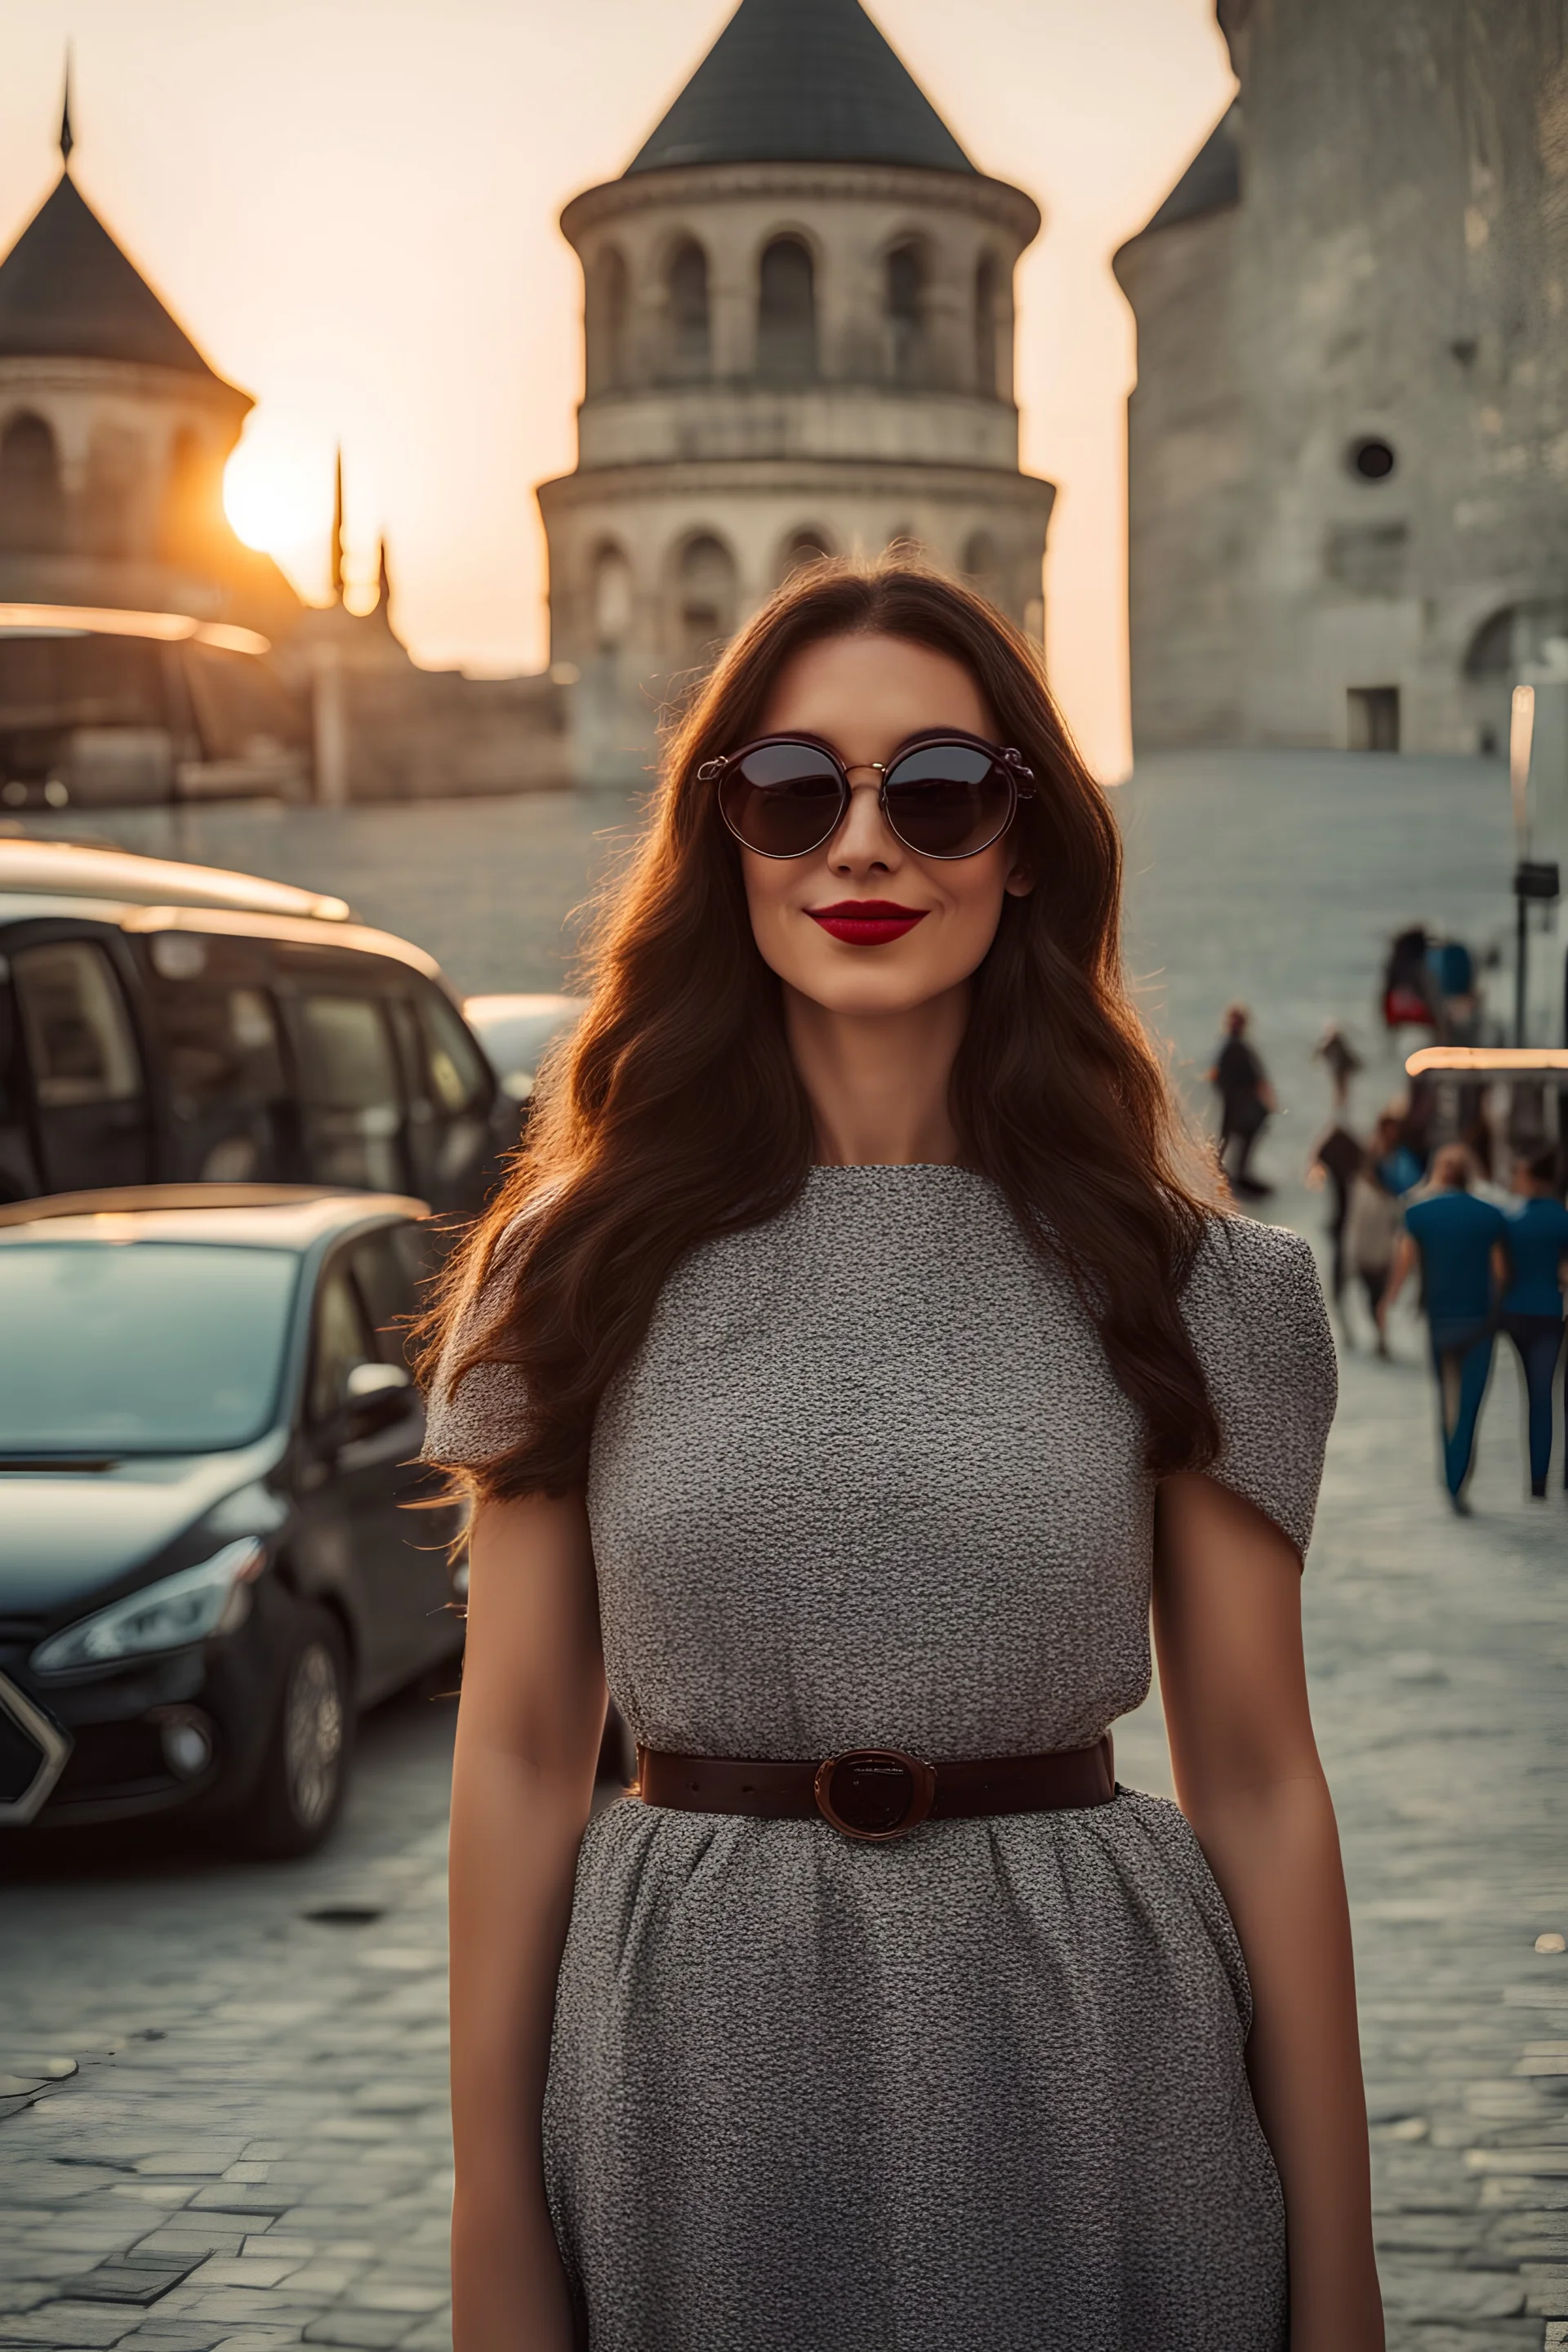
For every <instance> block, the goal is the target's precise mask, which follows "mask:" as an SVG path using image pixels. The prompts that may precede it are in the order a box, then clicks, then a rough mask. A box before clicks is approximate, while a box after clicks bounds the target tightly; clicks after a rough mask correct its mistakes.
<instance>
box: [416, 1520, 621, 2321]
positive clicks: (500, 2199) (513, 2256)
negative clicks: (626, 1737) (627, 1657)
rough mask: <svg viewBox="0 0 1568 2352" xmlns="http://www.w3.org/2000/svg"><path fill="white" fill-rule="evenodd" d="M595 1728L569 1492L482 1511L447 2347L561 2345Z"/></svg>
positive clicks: (592, 1648)
mask: <svg viewBox="0 0 1568 2352" xmlns="http://www.w3.org/2000/svg"><path fill="white" fill-rule="evenodd" d="M604 1722H605V1674H604V1664H603V1661H602V1659H601V1656H600V1650H599V1616H598V1597H597V1592H596V1589H595V1581H594V1560H593V1551H592V1547H591V1545H590V1541H589V1536H588V1520H587V1513H586V1511H585V1510H584V1505H583V1499H582V1496H580V1495H574V1496H565V1497H563V1498H562V1499H561V1500H558V1501H557V1500H552V1499H550V1498H548V1497H546V1496H531V1497H530V1498H529V1499H528V1500H527V1501H525V1502H521V1503H487V1504H483V1505H481V1506H480V1507H479V1510H478V1512H477V1513H476V1515H475V1518H474V1524H473V1528H472V1532H471V1538H470V1543H469V1569H468V1651H467V1655H466V1657H465V1660H464V1664H463V1696H462V1703H461V1705H460V1706H459V1707H458V1747H457V1756H456V1759H455V1762H454V1765H453V1772H452V1833H451V1948H452V2137H453V2143H454V2148H455V2152H456V2157H457V2193H456V2196H455V2199H454V2201H453V2207H452V2303H453V2343H454V2347H455V2352H571V2347H572V2341H573V2336H572V2319H571V2312H570V2307H569V2305H568V2301H567V2294H566V2282H565V2278H564V2275H563V2272H562V2268H561V2261H560V2257H559V2255H558V2253H557V2252H556V2247H555V2239H554V2235H553V2233H552V2230H551V2226H550V2216H549V2213H548V2210H546V2206H545V2201H544V2178H543V2168H542V2150H541V2146H540V2116H541V2110H542V2105H543V2099H544V2077H545V2071H546V2067H547V2065H548V2063H549V2056H550V2027H551V2019H552V2013H553V2010H554V2004H555V1977H556V1970H557V1969H558V1968H559V1966H560V1961H561V1948H562V1945H563V1942H564V1940H565V1936H566V1924H567V1920H568V1917H569V1916H570V1914H571V1908H572V1884H573V1875H574V1871H575V1868H576V1863H577V1848H578V1845H579V1843H581V1840H582V1836H583V1831H584V1827H585V1825H586V1823H587V1820H588V1814H589V1811H590V1809H591V1807H592V1804H593V1798H594V1770H595V1763H596V1761H597V1759H598V1753H599V1741H600V1738H601V1736H602V1734H603V1730H604Z"/></svg>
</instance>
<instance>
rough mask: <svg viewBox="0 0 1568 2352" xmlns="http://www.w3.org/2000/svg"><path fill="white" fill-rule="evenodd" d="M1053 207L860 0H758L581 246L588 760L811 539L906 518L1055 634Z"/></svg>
mask: <svg viewBox="0 0 1568 2352" xmlns="http://www.w3.org/2000/svg"><path fill="white" fill-rule="evenodd" d="M562 226H563V231H564V233H565V235H566V236H567V237H568V238H569V239H570V241H571V243H572V245H573V246H574V248H575V250H576V251H577V253H578V254H579V256H580V257H581V258H582V263H583V272H584V289H585V298H584V398H583V402H582V405H581V407H580V408H579V410H578V462H577V466H576V468H575V470H574V472H572V473H571V474H568V475H565V476H563V478H560V479H558V480H555V481H552V482H546V483H544V484H542V486H541V488H540V492H539V498H540V505H541V508H542V511H543V517H544V523H545V529H546V531H547V534H548V538H549V546H550V614H551V650H552V661H553V663H554V664H555V665H556V666H557V674H558V675H560V674H561V673H562V671H563V669H564V671H565V673H566V674H567V675H571V674H575V678H576V683H575V685H574V688H573V689H572V692H573V697H574V739H575V754H576V762H577V769H578V775H579V781H582V782H605V783H609V782H623V781H629V780H635V779H636V778H637V777H639V776H642V775H644V774H646V772H647V769H648V766H649V764H650V761H651V759H652V756H653V740H654V723H655V719H656V717H657V714H658V709H659V706H660V705H661V704H662V703H663V702H664V701H665V700H666V699H667V698H668V697H669V696H670V695H671V694H672V693H676V692H679V689H680V688H681V686H682V685H683V684H684V683H686V682H687V681H688V680H689V678H690V677H692V676H693V675H694V674H696V673H700V670H701V669H702V668H703V667H706V665H707V664H708V663H710V661H711V660H712V658H713V656H714V654H715V653H716V651H717V650H718V649H719V648H720V647H721V646H722V645H723V643H724V641H725V639H726V638H727V637H729V636H730V635H731V633H732V632H733V631H734V629H735V628H736V626H737V625H738V624H739V623H740V622H741V621H742V619H743V618H744V617H745V616H746V615H747V614H749V613H751V612H753V611H754V610H755V609H756V607H757V606H758V605H759V604H762V603H763V601H764V600H765V598H766V597H767V596H768V595H769V594H771V593H772V592H773V589H774V588H776V587H777V586H778V584H779V583H780V582H781V581H782V580H783V579H784V578H785V577H786V576H787V574H788V573H789V572H791V571H792V570H793V569H795V567H796V566H797V565H799V564H801V563H803V562H810V561H812V560H814V559H816V557H818V556H820V555H822V554H824V553H830V554H836V553H843V552H850V551H856V550H864V551H880V550H881V549H882V548H884V547H886V546H888V545H889V544H893V543H896V542H899V541H910V542H911V543H912V544H914V545H917V546H918V547H919V548H920V549H921V551H923V552H925V553H926V554H927V555H928V556H929V557H931V558H932V559H934V560H935V561H936V562H939V563H942V564H943V565H945V566H947V567H950V568H951V569H952V570H953V571H955V572H963V573H965V574H967V575H968V576H969V577H970V578H971V579H972V580H973V581H974V582H975V583H977V584H979V585H980V586H981V587H982V588H983V589H984V591H985V593H987V594H989V595H990V596H992V597H993V598H994V601H995V602H996V603H997V604H998V605H1000V607H1001V608H1002V609H1003V610H1004V611H1005V612H1006V613H1007V614H1010V615H1011V617H1012V618H1013V619H1014V620H1015V621H1016V622H1018V623H1019V624H1020V625H1022V626H1023V627H1024V628H1025V629H1026V631H1027V632H1028V633H1029V635H1032V636H1033V637H1035V638H1036V639H1037V640H1039V639H1040V638H1042V636H1043V632H1044V610H1045V608H1044V603H1043V593H1044V592H1043V587H1042V563H1043V559H1044V555H1045V544H1046V530H1047V521H1048V519H1049V515H1050V509H1051V503H1052V499H1053V497H1054V492H1053V489H1052V487H1051V485H1050V484H1049V483H1048V482H1045V481H1041V480H1038V479H1037V478H1035V477H1033V476H1031V475H1027V474H1025V473H1023V472H1021V471H1020V470H1019V466H1018V416H1017V409H1016V404H1015V399H1014V362H1013V278H1014V271H1015V268H1016V263H1017V260H1018V257H1019V255H1020V254H1021V253H1022V252H1023V250H1024V249H1025V247H1026V246H1027V245H1028V244H1029V243H1030V241H1031V240H1032V239H1033V237H1034V236H1036V234H1037V231H1038V228H1039V226H1040V215H1039V212H1038V209H1037V206H1036V205H1035V203H1034V201H1033V199H1032V198H1030V197H1029V196H1027V195H1026V194H1023V193H1022V192H1021V191H1020V190H1018V189H1016V188H1013V187H1009V186H1007V185H1006V184H1004V183H1003V182H1001V181H998V180H992V179H988V178H986V177H985V176H984V174H983V173H980V172H979V171H977V170H976V168H975V166H974V165H973V163H971V161H970V159H969V157H968V156H967V155H966V154H965V153H964V152H963V149H962V148H961V147H960V145H959V144H958V142H957V141H956V140H955V139H954V137H953V136H952V132H951V131H949V130H948V128H947V126H946V124H945V123H944V122H943V121H942V119H941V117H940V116H939V115H938V114H937V112H936V110H935V109H934V108H933V107H932V106H931V102H930V100H928V99H927V98H926V96H925V94H924V92H923V91H922V90H921V89H920V88H919V86H918V85H917V84H916V82H915V81H914V79H912V77H911V76H910V73H909V71H908V69H907V68H905V67H904V65H903V64H902V63H901V62H900V59H899V58H898V57H897V56H896V55H895V54H894V52H893V50H892V49H891V48H890V47H889V45H888V43H887V41H886V40H885V39H884V38H883V37H882V35H881V33H880V32H879V30H878V28H877V27H876V26H875V25H874V24H873V23H872V22H871V20H870V18H869V17H868V16H867V15H866V14H865V12H864V10H863V9H862V8H861V7H860V5H859V0H741V5H740V7H739V8H738V9H737V11H736V13H735V15H734V16H732V17H731V20H730V22H729V24H728V25H727V26H725V28H724V30H723V32H722V33H721V35H720V37H719V39H718V41H717V42H716V44H715V45H714V47H713V48H712V49H711V50H710V52H709V54H708V56H707V57H706V58H704V59H703V61H702V63H701V64H700V66H699V68H698V69H697V71H696V73H695V74H694V75H693V77H692V79H691V80H690V81H689V83H688V84H687V86H686V88H685V89H683V91H682V92H681V94H680V96H679V98H678V99H677V100H676V101H675V103H674V105H673V106H672V107H671V108H670V110H669V111H668V114H667V115H666V116H665V117H664V119H663V121H661V122H660V123H659V124H658V127H657V128H656V130H655V131H653V132H652V134H651V136H650V137H649V138H648V140H647V143H646V144H645V145H644V146H643V147H642V148H641V150H640V151H639V152H638V153H637V155H636V156H634V158H633V159H632V162H631V163H630V164H629V165H628V166H627V168H626V171H625V173H623V174H622V175H621V177H620V178H619V179H618V180H615V181H612V182H610V183H609V184H606V185H605V186H602V187H596V188H590V189H588V190H586V191H585V192H584V194H582V195H580V196H577V197H576V198H574V201H573V202H572V203H571V204H570V205H568V206H567V208H566V210H565V212H564V214H563V216H562Z"/></svg>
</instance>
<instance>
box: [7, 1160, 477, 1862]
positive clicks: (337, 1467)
mask: <svg viewBox="0 0 1568 2352" xmlns="http://www.w3.org/2000/svg"><path fill="white" fill-rule="evenodd" d="M426 1214H427V1213H426V1209H425V1206H424V1203H423V1202H418V1201H413V1200H400V1199H388V1198H385V1197H380V1196H376V1195H370V1194H365V1193H363V1192H362V1193H342V1192H339V1193H328V1192H321V1191H318V1190H312V1189H309V1188H304V1187H298V1188H296V1187H286V1186H251V1185H203V1186H184V1187H181V1186H168V1187H149V1188H145V1189H143V1190H140V1191H129V1192H127V1191H119V1192H89V1193H82V1194H79V1195H77V1196H75V1197H68V1198H62V1199H57V1200H50V1201H47V1202H37V1203H35V1204H33V1205H32V1206H30V1207H13V1208H9V1209H5V1210H0V1333H3V1334H4V1341H3V1344H0V1824H9V1825H11V1826H12V1827H18V1826H26V1825H29V1824H30V1825H31V1826H32V1828H33V1829H34V1830H36V1831H37V1830H43V1829H47V1828H49V1827H52V1826H56V1825H59V1824H65V1823H69V1822H102V1821H106V1820H113V1819H118V1818H121V1817H123V1816H126V1815H132V1814H143V1813H153V1812H160V1811H166V1810H173V1809H174V1808H184V1809H186V1810H188V1811H191V1812H193V1813H200V1814H204V1815H206V1816H209V1817H222V1818H223V1819H224V1820H226V1822H229V1823H231V1824H232V1825H233V1827H234V1829H235V1830H237V1832H239V1833H240V1834H241V1836H242V1837H243V1839H244V1841H245V1842H246V1843H248V1844H249V1845H250V1846H251V1847H253V1848H254V1849H256V1850H258V1851H261V1852H265V1853H304V1852H306V1851H308V1850H309V1849H310V1847H311V1846H313V1845H315V1844H316V1843H318V1842H319V1841H320V1839H321V1837H322V1836H324V1835H325V1833H326V1832H327V1830H328V1829H329V1828H330V1827H331V1822H332V1820H333V1817H334V1815H335V1814H336V1812H337V1810H338V1807H339V1805H340V1803H341V1801H342V1793H343V1786H344V1780H345V1777H346V1774H347V1771H348V1766H349V1759H350V1753H351V1749H352V1747H353V1726H354V1717H355V1714H356V1712H357V1711H358V1710H359V1709H361V1708H363V1707H364V1706H369V1705H371V1704H373V1703H374V1702H375V1701H376V1700H378V1699H381V1698H383V1697H385V1696H387V1695H389V1694H390V1693H391V1692H393V1691H395V1690H396V1689H398V1688H399V1687H400V1686H401V1685H404V1684H405V1683H407V1682H409V1681H411V1680H413V1679H414V1678H415V1677H416V1676H417V1675H420V1674H421V1673H422V1672H423V1671H424V1670H426V1668H428V1667H430V1666H432V1665H434V1664H437V1662H438V1661H440V1660H442V1659H443V1658H446V1657H449V1656H451V1655H452V1654H454V1653H455V1652H456V1650H457V1649H458V1646H459V1644H460V1641H461V1634H462V1624H461V1619H460V1617H459V1616H458V1614H457V1613H456V1612H455V1611H454V1609H453V1607H452V1602H451V1594H452V1585H451V1577H450V1573H449V1570H448V1566H447V1553H448V1549H449V1546H450V1541H451V1538H453V1536H454V1535H455V1534H456V1533H458V1528H457V1525H456V1522H455V1520H454V1518H453V1516H452V1514H451V1512H450V1510H449V1508H448V1507H446V1506H440V1507H437V1508H433V1509H429V1510H426V1511H424V1512H421V1513H417V1514H411V1513H410V1512H409V1511H408V1510H407V1509H405V1506H406V1505H409V1504H413V1503H418V1502H420V1501H422V1500H426V1501H428V1500H431V1499H432V1486H433V1480H432V1476H431V1474H430V1473H428V1472H427V1471H426V1470H424V1469H423V1468H422V1467H421V1466H420V1465H419V1464H418V1461H417V1458H416V1457H417V1455H418V1453H419V1448H420V1444H421V1441H422V1438H423V1433H424V1414H423V1409H422V1407H421V1403H420V1400H419V1395H418V1391H417V1390H416V1388H415V1387H414V1385H413V1382H412V1381H411V1378H410V1374H409V1370H408V1367H407V1363H406V1361H405V1338H406V1325H405V1318H407V1317H408V1316H409V1315H410V1314H411V1313H412V1312H413V1311H414V1310H415V1307H416V1297H417V1293H418V1288H419V1285H420V1282H421V1279H422V1276H423V1274H424V1271H425V1265H426V1245H427V1240H428V1235H429V1232H430V1228H429V1226H428V1225H427V1223H426Z"/></svg>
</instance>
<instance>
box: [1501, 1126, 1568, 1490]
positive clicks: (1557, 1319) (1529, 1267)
mask: <svg viewBox="0 0 1568 2352" xmlns="http://www.w3.org/2000/svg"><path fill="white" fill-rule="evenodd" d="M1513 1189H1514V1191H1515V1192H1517V1193H1518V1194H1519V1195H1520V1197H1521V1207H1520V1208H1519V1209H1518V1210H1517V1211H1516V1212H1515V1213H1514V1214H1513V1215H1512V1216H1510V1218H1509V1221H1508V1230H1507V1234H1506V1236H1505V1239H1504V1244H1503V1245H1504V1248H1505V1249H1506V1251H1507V1253H1508V1266H1509V1276H1508V1286H1507V1288H1506V1289H1505V1290H1504V1292H1503V1295H1502V1328H1503V1329H1504V1330H1505V1331H1506V1332H1507V1333H1508V1336H1509V1338H1510V1339H1511V1340H1512V1341H1513V1344H1514V1346H1515V1347H1516V1348H1517V1349H1519V1360H1520V1364H1521V1368H1522V1370H1523V1372H1524V1393H1525V1401H1526V1412H1527V1416H1528V1423H1529V1429H1530V1491H1531V1494H1532V1495H1533V1496H1535V1497H1536V1499H1537V1500H1538V1501H1541V1500H1543V1499H1544V1497H1545V1494H1546V1479H1547V1474H1548V1472H1549V1471H1550V1469H1551V1467H1552V1382H1553V1381H1554V1380H1555V1378H1556V1375H1557V1359H1558V1357H1559V1356H1560V1355H1561V1353H1562V1351H1563V1260H1564V1258H1565V1257H1568V1209H1565V1208H1564V1207H1563V1202H1562V1201H1561V1199H1560V1198H1559V1196H1558V1191H1557V1154H1556V1152H1555V1150H1551V1151H1541V1152H1537V1153H1536V1154H1535V1155H1534V1157H1533V1158H1531V1159H1529V1160H1516V1161H1515V1162H1514V1169H1513ZM1564 1410H1565V1412H1568V1400H1565V1401H1564ZM1565 1435H1568V1429H1565ZM1563 1475H1564V1480H1565V1482H1568V1455H1565V1457H1564V1469H1563Z"/></svg>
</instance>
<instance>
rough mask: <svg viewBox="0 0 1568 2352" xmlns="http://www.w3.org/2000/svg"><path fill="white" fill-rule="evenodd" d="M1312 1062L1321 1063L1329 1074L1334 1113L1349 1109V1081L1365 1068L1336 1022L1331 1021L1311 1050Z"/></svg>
mask: <svg viewBox="0 0 1568 2352" xmlns="http://www.w3.org/2000/svg"><path fill="white" fill-rule="evenodd" d="M1312 1059H1313V1061H1314V1062H1321V1064H1322V1065H1323V1067H1324V1068H1325V1069H1326V1070H1327V1072H1328V1074H1329V1084H1330V1087H1331V1089H1332V1094H1331V1101H1332V1105H1333V1108H1334V1110H1335V1112H1336V1113H1338V1112H1340V1111H1342V1110H1345V1109H1347V1108H1349V1105H1350V1098H1351V1080H1352V1078H1353V1077H1354V1076H1356V1073H1357V1072H1358V1071H1359V1070H1362V1069H1364V1067H1365V1064H1364V1063H1363V1060H1362V1057H1361V1055H1359V1054H1358V1053H1357V1052H1356V1049H1355V1047H1354V1046H1353V1045H1352V1044H1351V1041H1350V1039H1349V1038H1348V1037H1347V1036H1346V1035H1345V1033H1344V1031H1343V1030H1342V1028H1341V1027H1340V1024H1339V1023H1338V1022H1337V1021H1331V1022H1330V1023H1329V1024H1328V1026H1327V1028H1326V1029H1325V1030H1324V1031H1323V1034H1322V1035H1321V1037H1320V1038H1319V1040H1318V1042H1317V1044H1316V1045H1314V1046H1313V1048H1312Z"/></svg>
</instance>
